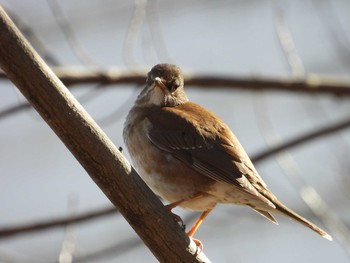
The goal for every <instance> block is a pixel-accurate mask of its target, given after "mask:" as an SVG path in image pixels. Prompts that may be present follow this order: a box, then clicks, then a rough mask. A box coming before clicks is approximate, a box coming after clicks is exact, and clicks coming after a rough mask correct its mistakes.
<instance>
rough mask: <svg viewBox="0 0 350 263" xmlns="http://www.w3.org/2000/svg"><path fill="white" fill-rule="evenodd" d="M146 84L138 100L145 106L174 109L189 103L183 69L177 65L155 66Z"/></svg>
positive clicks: (149, 73)
mask: <svg viewBox="0 0 350 263" xmlns="http://www.w3.org/2000/svg"><path fill="white" fill-rule="evenodd" d="M146 84H147V85H146V87H145V88H144V89H143V91H142V92H141V94H140V95H139V97H138V100H137V102H138V103H139V104H142V105H143V106H151V105H153V106H154V105H155V106H169V107H173V106H177V105H180V104H183V103H185V102H187V101H188V98H187V96H186V94H185V91H184V79H183V75H182V72H181V69H180V68H179V67H177V66H175V65H171V64H158V65H155V66H154V67H153V68H152V69H151V71H150V72H148V75H147V80H146Z"/></svg>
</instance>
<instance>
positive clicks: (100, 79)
mask: <svg viewBox="0 0 350 263" xmlns="http://www.w3.org/2000/svg"><path fill="white" fill-rule="evenodd" d="M54 72H55V73H56V74H57V76H58V77H59V78H60V80H61V81H62V82H63V83H65V84H66V85H74V84H85V83H103V84H139V85H142V84H144V83H145V76H146V73H147V72H146V71H140V70H120V69H113V68H110V69H106V70H99V69H86V68H76V67H75V68H69V67H56V68H54ZM0 78H6V75H4V74H1V73H0ZM185 82H186V86H198V87H200V88H211V87H224V88H234V89H244V90H276V91H289V92H290V91H295V92H304V93H324V94H331V95H339V96H345V95H347V96H349V95H350V81H349V80H339V79H338V78H334V77H333V78H329V77H328V78H327V77H321V76H314V75H312V76H308V77H306V78H296V77H256V76H224V75H213V74H186V73H185Z"/></svg>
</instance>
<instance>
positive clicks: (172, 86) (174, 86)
mask: <svg viewBox="0 0 350 263" xmlns="http://www.w3.org/2000/svg"><path fill="white" fill-rule="evenodd" d="M178 87H179V84H178V83H177V82H176V81H172V82H170V83H169V84H168V85H167V88H168V90H169V91H171V92H174V91H175V90H177V88H178Z"/></svg>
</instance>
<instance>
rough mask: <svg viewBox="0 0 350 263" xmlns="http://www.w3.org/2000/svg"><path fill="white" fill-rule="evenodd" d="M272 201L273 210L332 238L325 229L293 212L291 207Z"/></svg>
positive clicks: (327, 237) (325, 236) (329, 238)
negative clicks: (274, 208)
mask: <svg viewBox="0 0 350 263" xmlns="http://www.w3.org/2000/svg"><path fill="white" fill-rule="evenodd" d="M273 203H274V204H275V206H276V210H275V212H277V213H279V214H282V215H284V216H287V217H289V218H291V219H293V220H294V221H297V222H299V223H301V224H302V225H304V226H306V227H308V228H310V229H311V230H313V231H315V232H316V233H317V234H319V235H321V236H322V237H324V238H326V239H328V240H330V241H332V240H333V238H332V236H331V235H329V234H328V233H327V232H326V231H324V230H323V229H321V228H319V227H318V226H316V225H315V224H313V223H311V222H310V221H308V220H307V219H305V218H304V217H302V216H300V215H298V214H297V213H295V212H294V211H292V210H291V209H289V208H288V207H286V206H285V205H283V204H282V203H281V202H279V201H276V200H274V202H273Z"/></svg>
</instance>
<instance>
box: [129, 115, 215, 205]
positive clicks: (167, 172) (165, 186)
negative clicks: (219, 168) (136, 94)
mask: <svg viewBox="0 0 350 263" xmlns="http://www.w3.org/2000/svg"><path fill="white" fill-rule="evenodd" d="M150 125H151V124H150V122H149V121H148V119H147V117H145V118H143V119H138V118H134V119H129V120H128V119H127V121H126V123H125V126H124V132H123V135H124V140H125V144H126V147H127V148H128V151H129V154H130V157H131V159H132V163H133V165H134V167H135V169H136V170H137V171H138V173H139V175H140V176H141V178H142V179H143V180H144V181H145V182H146V184H147V185H148V186H149V187H150V188H151V189H152V190H153V192H155V194H157V195H159V196H161V197H162V198H164V199H166V200H167V201H168V202H170V203H171V202H175V201H178V200H181V199H184V198H188V197H190V196H192V195H194V194H196V193H198V192H207V191H208V189H209V188H210V187H211V185H212V184H213V183H214V181H213V180H212V179H210V178H208V177H206V176H204V175H202V174H200V173H198V172H197V171H195V170H194V169H192V168H191V167H190V166H188V165H186V164H184V163H183V162H181V161H180V160H178V159H176V158H175V157H173V155H172V154H171V153H169V152H165V151H163V150H160V149H159V148H157V147H156V146H154V145H153V144H152V142H151V141H150V140H149V139H148V137H147V134H148V131H149V129H150V128H151V126H150ZM215 204H216V201H215V200H214V199H213V198H211V197H208V198H207V199H206V200H198V202H196V203H193V205H191V204H187V205H186V206H185V207H187V208H190V209H193V210H198V211H203V210H206V209H207V208H208V206H214V205H215Z"/></svg>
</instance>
